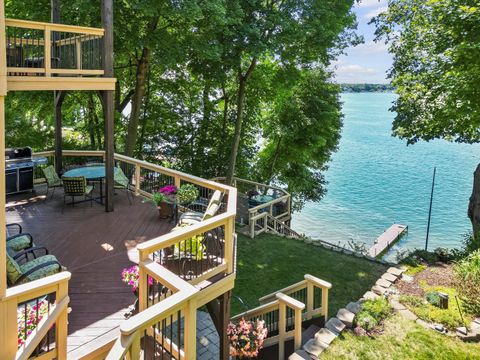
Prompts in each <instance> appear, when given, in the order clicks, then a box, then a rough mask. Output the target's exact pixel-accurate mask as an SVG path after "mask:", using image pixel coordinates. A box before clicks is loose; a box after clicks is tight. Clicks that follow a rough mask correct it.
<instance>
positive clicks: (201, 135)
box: [192, 80, 213, 176]
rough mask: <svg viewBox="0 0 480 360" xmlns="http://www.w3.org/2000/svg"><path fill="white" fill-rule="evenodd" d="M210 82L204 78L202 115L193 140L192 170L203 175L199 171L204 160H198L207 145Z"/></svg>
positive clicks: (210, 106)
mask: <svg viewBox="0 0 480 360" xmlns="http://www.w3.org/2000/svg"><path fill="white" fill-rule="evenodd" d="M210 88H211V86H210V82H209V81H208V80H205V85H204V86H203V94H202V102H203V116H202V120H201V122H200V124H199V126H198V136H197V141H196V142H195V155H194V158H193V163H192V172H193V174H194V175H199V176H200V175H204V174H203V173H201V169H203V168H204V165H205V161H200V160H201V159H200V158H201V157H202V154H204V153H205V147H206V146H207V137H208V128H209V125H210V115H211V113H212V110H213V106H212V102H211V101H210V97H209V96H210Z"/></svg>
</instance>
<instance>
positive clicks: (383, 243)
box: [368, 224, 408, 257]
mask: <svg viewBox="0 0 480 360" xmlns="http://www.w3.org/2000/svg"><path fill="white" fill-rule="evenodd" d="M407 230H408V226H406V225H400V224H393V225H392V226H390V227H389V228H388V229H387V230H385V231H384V232H383V234H382V235H380V236H379V237H378V238H377V239H376V240H375V242H374V243H373V246H372V247H371V248H370V249H369V250H368V255H369V256H371V257H379V256H381V255H383V253H385V251H386V250H388V248H390V246H392V245H393V244H394V243H395V242H396V241H398V240H399V239H400V238H401V237H402V236H403V235H404V234H405V232H406V231H407Z"/></svg>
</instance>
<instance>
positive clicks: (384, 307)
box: [355, 297, 392, 332]
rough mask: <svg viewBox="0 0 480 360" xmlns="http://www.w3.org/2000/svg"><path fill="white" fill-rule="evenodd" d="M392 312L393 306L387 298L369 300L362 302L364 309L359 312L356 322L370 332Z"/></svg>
mask: <svg viewBox="0 0 480 360" xmlns="http://www.w3.org/2000/svg"><path fill="white" fill-rule="evenodd" d="M391 312H392V307H391V306H390V303H389V302H388V300H387V299H385V298H384V297H380V298H378V299H375V300H367V301H365V302H364V303H363V304H362V310H360V312H359V313H358V314H357V316H356V318H355V323H356V325H357V326H359V327H361V328H363V329H364V330H366V331H368V332H370V331H372V330H374V329H375V327H377V326H378V325H379V324H380V323H381V322H382V321H383V319H385V318H386V317H387V316H388V315H389V314H390V313H391Z"/></svg>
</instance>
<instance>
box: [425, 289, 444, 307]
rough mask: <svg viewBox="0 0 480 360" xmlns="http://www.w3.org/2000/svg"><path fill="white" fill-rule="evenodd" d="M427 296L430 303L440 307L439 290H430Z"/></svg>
mask: <svg viewBox="0 0 480 360" xmlns="http://www.w3.org/2000/svg"><path fill="white" fill-rule="evenodd" d="M425 297H426V299H427V301H428V303H429V304H431V305H433V306H436V307H440V296H439V295H438V292H436V291H430V292H428V293H427V295H426V296H425Z"/></svg>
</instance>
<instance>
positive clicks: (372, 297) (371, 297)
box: [362, 291, 380, 300]
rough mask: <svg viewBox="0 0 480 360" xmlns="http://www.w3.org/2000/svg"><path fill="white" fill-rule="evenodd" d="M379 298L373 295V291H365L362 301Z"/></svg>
mask: <svg viewBox="0 0 480 360" xmlns="http://www.w3.org/2000/svg"><path fill="white" fill-rule="evenodd" d="M379 297H380V296H379V295H377V294H375V293H374V292H373V291H367V292H366V293H365V294H363V296H362V299H365V300H375V299H378V298H379Z"/></svg>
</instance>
